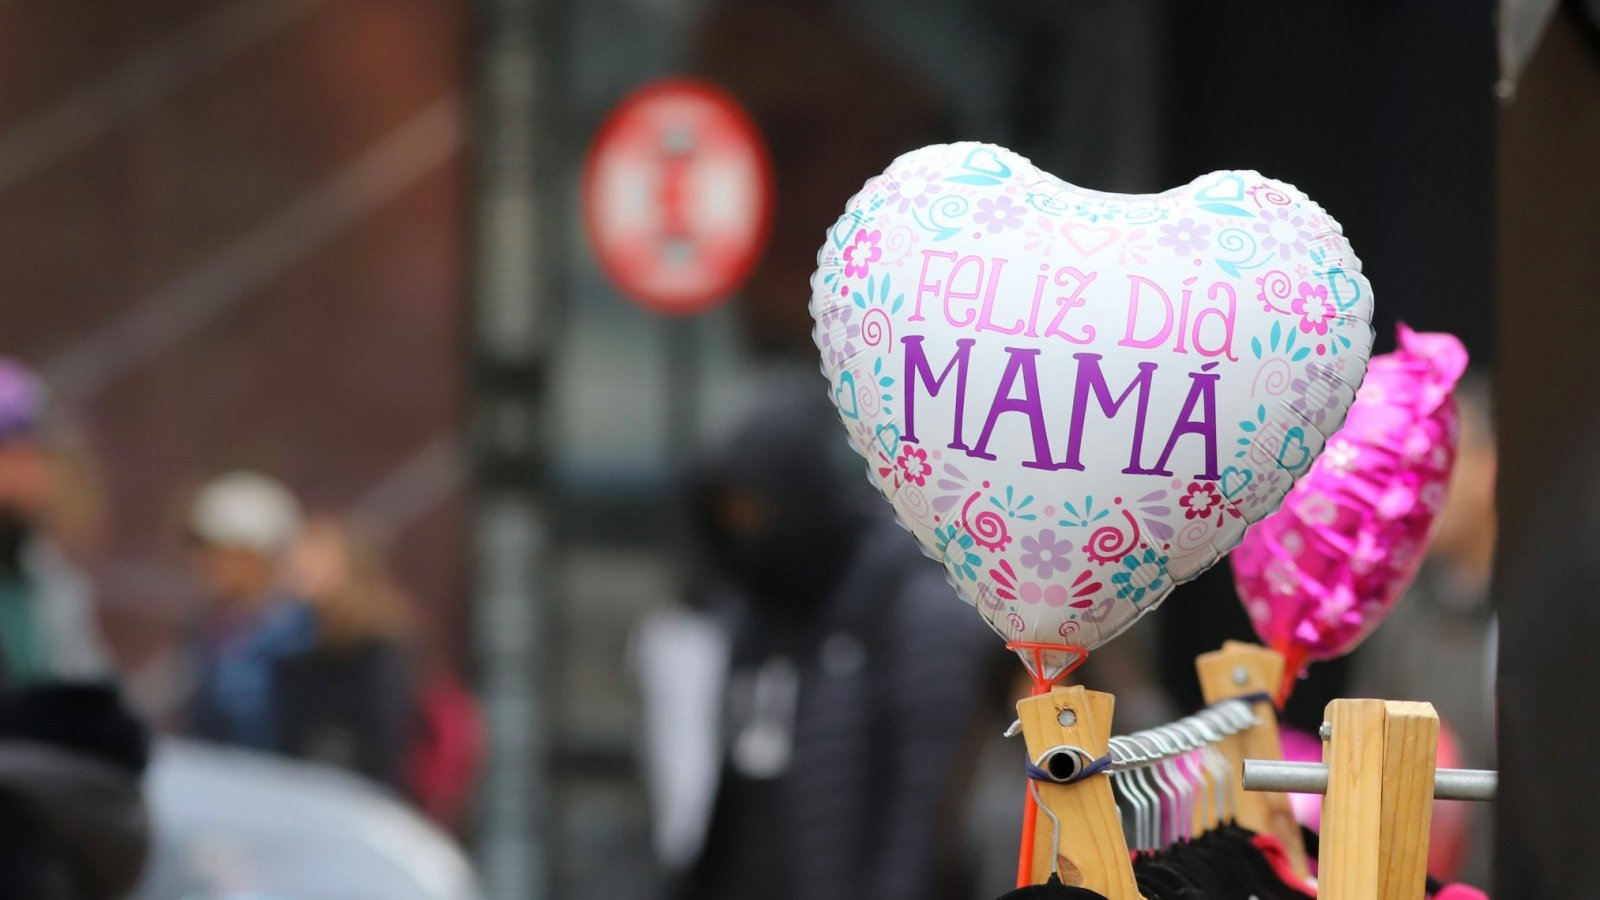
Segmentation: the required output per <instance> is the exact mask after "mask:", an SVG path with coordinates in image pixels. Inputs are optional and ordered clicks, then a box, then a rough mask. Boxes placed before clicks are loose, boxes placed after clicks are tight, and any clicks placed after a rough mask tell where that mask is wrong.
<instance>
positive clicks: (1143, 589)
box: [1111, 548, 1168, 604]
mask: <svg viewBox="0 0 1600 900" xmlns="http://www.w3.org/2000/svg"><path fill="white" fill-rule="evenodd" d="M1167 560H1168V557H1165V556H1160V555H1158V554H1157V553H1156V551H1155V550H1154V549H1153V548H1147V549H1146V550H1145V551H1144V553H1143V555H1141V554H1140V553H1139V552H1138V551H1134V552H1133V553H1129V554H1128V555H1127V556H1124V557H1123V558H1122V565H1123V567H1124V568H1126V569H1127V571H1125V572H1118V573H1116V574H1115V575H1112V576H1111V583H1112V584H1114V585H1116V588H1117V597H1119V598H1121V599H1123V600H1131V601H1133V602H1134V603H1135V604H1138V603H1142V602H1144V598H1145V597H1150V598H1151V599H1155V598H1156V597H1159V596H1160V595H1161V591H1162V589H1163V588H1165V587H1166V586H1167V580H1166V576H1167Z"/></svg>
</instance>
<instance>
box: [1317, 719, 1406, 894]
mask: <svg viewBox="0 0 1600 900" xmlns="http://www.w3.org/2000/svg"><path fill="white" fill-rule="evenodd" d="M1325 716H1326V720H1327V722H1328V723H1329V724H1330V726H1331V728H1332V731H1331V733H1330V735H1329V738H1328V743H1327V744H1326V745H1325V747H1324V751H1323V755H1324V757H1325V759H1326V761H1327V764H1328V791H1327V793H1326V794H1324V795H1323V798H1322V835H1321V844H1322V850H1321V855H1320V856H1319V857H1318V865H1317V896H1318V897H1319V898H1320V900H1377V898H1378V883H1379V880H1380V878H1379V876H1380V871H1379V866H1380V865H1381V864H1382V855H1383V854H1382V833H1383V832H1382V828H1381V823H1382V819H1383V781H1384V778H1383V757H1384V753H1383V741H1384V725H1385V723H1386V721H1387V719H1388V716H1387V714H1386V712H1385V710H1384V703H1383V701H1382V700H1335V701H1333V702H1332V703H1329V704H1328V709H1327V712H1326V714H1325ZM1418 896H1420V893H1419V894H1418Z"/></svg>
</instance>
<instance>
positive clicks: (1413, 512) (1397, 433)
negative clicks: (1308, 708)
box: [1232, 325, 1467, 694]
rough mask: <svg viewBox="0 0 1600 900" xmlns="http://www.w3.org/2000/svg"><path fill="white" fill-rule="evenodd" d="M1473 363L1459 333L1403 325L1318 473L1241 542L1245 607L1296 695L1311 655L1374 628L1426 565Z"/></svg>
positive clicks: (1236, 565) (1342, 646)
mask: <svg viewBox="0 0 1600 900" xmlns="http://www.w3.org/2000/svg"><path fill="white" fill-rule="evenodd" d="M1466 365H1467V353H1466V350H1465V349H1463V348H1462V346H1461V342H1460V341H1458V340H1456V339H1455V338H1454V337H1452V336H1450V335H1448V334H1418V333H1415V332H1413V331H1411V330H1410V329H1407V328H1406V327H1405V326H1403V325H1402V326H1401V327H1400V349H1399V350H1397V351H1396V352H1394V353H1388V354H1384V355H1383V356H1379V357H1377V358H1375V359H1374V360H1373V361H1372V366H1371V369H1370V371H1369V372H1368V373H1367V380H1366V383H1365V384H1363V385H1362V386H1361V391H1360V393H1359V394H1358V395H1357V396H1356V402H1355V405H1354V406H1352V407H1350V415H1349V419H1348V421H1346V422H1345V425H1344V427H1343V428H1342V429H1340V430H1339V432H1338V433H1336V434H1335V435H1334V436H1333V437H1332V439H1330V440H1329V442H1328V447H1327V450H1326V452H1324V453H1323V455H1322V457H1321V458H1320V459H1318V460H1317V461H1316V463H1315V464H1313V465H1312V467H1311V474H1310V475H1309V476H1307V477H1306V478H1305V479H1303V480H1302V481H1301V482H1300V483H1299V484H1297V485H1296V486H1295V488H1294V489H1293V490H1292V491H1290V492H1289V495H1288V497H1287V498H1286V499H1285V500H1284V503H1283V508H1282V509H1281V510H1279V511H1278V512H1277V513H1276V514H1275V515H1272V516H1270V517H1268V518H1267V519H1265V520H1264V521H1262V522H1260V523H1259V524H1257V525H1256V526H1255V527H1254V528H1252V529H1250V533H1249V534H1248V535H1246V536H1245V539H1244V542H1243V543H1242V544H1240V546H1239V548H1238V549H1237V550H1235V551H1234V554H1233V558H1232V563H1233V575H1234V582H1235V584H1236V585H1237V586H1238V589H1239V596H1240V599H1241V600H1242V601H1243V602H1244V606H1245V611H1246V612H1248V613H1249V615H1250V621H1251V623H1252V624H1253V625H1254V626H1255V629H1256V633H1257V634H1259V635H1260V636H1261V639H1262V640H1263V641H1264V642H1266V643H1267V644H1268V645H1269V646H1271V647H1273V648H1274V649H1276V650H1278V651H1279V652H1281V653H1283V654H1284V656H1285V658H1286V661H1287V666H1286V671H1285V674H1286V678H1287V679H1288V680H1286V681H1285V689H1284V693H1285V694H1287V692H1288V688H1289V687H1290V686H1292V684H1293V681H1292V679H1293V678H1294V677H1295V676H1296V675H1298V674H1299V673H1300V672H1302V671H1303V670H1304V668H1305V666H1306V664H1307V663H1308V662H1309V661H1311V660H1319V659H1331V658H1333V657H1336V656H1340V655H1342V654H1345V653H1348V652H1349V651H1350V650H1351V649H1353V648H1354V647H1355V646H1356V644H1358V643H1360V642H1361V639H1362V638H1364V637H1366V636H1367V635H1368V634H1369V633H1371V631H1372V629H1373V628H1375V627H1377V625H1378V623H1379V622H1381V621H1383V618H1384V616H1386V615H1388V613H1389V610H1390V609H1391V608H1393V606H1394V604H1395V601H1396V600H1398V599H1399V597H1400V594H1401V592H1403V591H1404V590H1405V588H1406V586H1407V585H1408V584H1410V582H1411V579H1412V577H1413V576H1414V575H1415V574H1416V571H1417V566H1418V565H1419V564H1420V563H1421V561H1422V556H1423V549H1424V547H1425V545H1426V543H1427V540H1428V535H1429V533H1430V531H1431V529H1432V527H1433V522H1434V519H1435V517H1436V516H1437V515H1438V514H1439V510H1440V508H1441V507H1442V506H1443V504H1444V499H1445V492H1446V490H1447V488H1448V487H1449V483H1450V472H1451V468H1452V466H1454V464H1455V455H1456V429H1457V418H1456V407H1455V400H1454V398H1453V396H1452V391H1453V390H1454V388H1455V384H1456V381H1457V380H1458V379H1459V378H1460V377H1461V373H1462V372H1463V371H1464V370H1465V369H1466Z"/></svg>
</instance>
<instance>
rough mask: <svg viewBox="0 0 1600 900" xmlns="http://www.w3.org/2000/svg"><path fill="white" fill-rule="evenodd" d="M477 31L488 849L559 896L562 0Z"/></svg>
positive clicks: (513, 2) (478, 490) (518, 9)
mask: <svg viewBox="0 0 1600 900" xmlns="http://www.w3.org/2000/svg"><path fill="white" fill-rule="evenodd" d="M475 6H476V12H477V23H476V25H477V28H476V33H475V35H474V38H475V40H474V46H473V64H474V67H475V71H474V76H475V77H474V98H473V99H474V107H475V109H474V116H473V122H474V126H475V134H476V140H475V141H474V142H473V147H474V151H475V152H474V160H473V163H474V166H473V180H474V187H475V191H474V197H473V206H472V228H473V232H474V233H473V238H474V240H473V245H472V250H473V263H474V265H473V308H472V330H471V345H472V363H473V366H472V374H473V378H472V389H473V390H472V450H473V487H474V492H473V493H474V497H473V500H474V503H473V511H472V542H473V550H474V552H473V557H472V580H473V608H472V613H473V626H474V627H473V635H474V650H475V656H476V663H477V683H478V687H479V690H480V693H481V696H482V698H483V703H484V707H485V710H486V713H487V715H486V717H485V718H486V720H487V723H488V728H489V759H488V766H487V771H486V772H485V776H484V784H483V786H482V791H481V794H480V797H481V805H480V808H479V815H480V818H479V823H478V824H479V826H480V828H479V834H480V837H479V841H478V848H477V850H478V858H479V866H480V870H481V872H482V876H483V880H484V886H485V889H486V892H487V894H488V896H490V897H493V898H496V900H543V898H546V897H549V896H550V895H551V892H552V883H553V878H552V874H551V863H552V858H553V853H552V849H551V848H552V844H553V843H554V842H553V841H552V839H551V828H550V823H551V821H552V818H553V816H552V812H551V810H552V808H553V806H554V800H555V797H554V792H553V790H552V786H551V784H550V778H549V774H548V767H549V758H550V724H549V723H550V721H551V719H552V716H551V714H550V711H549V709H548V704H549V701H548V697H549V696H550V678H549V670H550V662H549V655H548V654H549V651H550V648H551V647H552V646H553V644H554V642H553V641H551V640H550V638H549V632H550V630H551V622H550V608H551V606H552V600H551V591H550V590H549V582H550V574H549V573H550V570H551V555H552V547H551V526H550V521H551V514H550V512H549V505H550V498H549V494H548V490H547V485H546V483H545V476H544V471H545V459H546V457H547V456H548V452H549V443H550V437H549V434H548V426H547V420H548V414H547V412H546V396H547V393H548V391H547V380H548V378H547V371H548V369H549V362H548V361H549V357H550V352H549V348H550V346H551V344H552V332H553V331H554V330H555V321H554V319H555V312H556V309H557V306H558V304H557V302H556V297H557V282H556V275H555V272H556V271H557V269H558V262H559V260H560V258H561V247H560V230H559V227H558V226H557V223H556V222H555V221H554V217H555V216H556V215H557V214H558V213H557V212H556V211H557V210H559V208H560V206H561V202H560V197H559V196H553V195H552V190H551V187H550V186H551V185H553V184H555V183H556V178H555V176H554V174H553V173H554V170H555V160H554V153H555V145H554V143H553V137H552V135H553V134H554V131H555V129H554V127H553V126H552V122H553V121H554V120H555V118H556V115H555V108H556V107H555V104H556V103H557V99H556V97H555V85H554V81H553V79H552V77H551V75H550V69H551V67H552V62H551V59H550V56H551V48H550V46H549V44H550V42H551V41H552V40H553V38H551V37H550V35H551V33H552V32H554V31H555V30H556V29H554V28H552V27H550V21H549V20H550V18H551V16H552V8H553V4H552V3H551V2H550V0H477V2H476V4H475Z"/></svg>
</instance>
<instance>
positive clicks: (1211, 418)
mask: <svg viewBox="0 0 1600 900" xmlns="http://www.w3.org/2000/svg"><path fill="white" fill-rule="evenodd" d="M1359 266H1360V264H1359V262H1358V261H1357V259H1356V258H1355V255H1354V254H1353V253H1352V252H1351V251H1350V246H1349V244H1348V243H1346V241H1345V240H1344V237H1343V235H1342V234H1341V232H1340V228H1339V226H1338V224H1337V223H1336V222H1334V221H1333V220H1332V219H1331V218H1329V217H1328V215H1327V214H1326V213H1324V212H1323V211H1322V209H1321V207H1319V206H1317V205H1316V204H1315V203H1313V202H1311V201H1310V200H1308V199H1307V198H1306V197H1305V196H1304V195H1303V194H1301V193H1300V192H1299V191H1297V190H1295V189H1294V188H1293V187H1290V186H1289V185H1286V184H1283V183H1282V182H1277V181H1273V180H1271V179H1268V178H1263V177H1262V176H1261V175H1259V174H1256V173H1254V172H1220V173H1213V174H1212V175H1208V176H1205V177H1203V178H1201V179H1198V180H1196V181H1195V182H1194V183H1192V184H1190V185H1187V186H1185V187H1181V188H1175V189H1173V190H1170V191H1167V192H1165V193H1161V194H1152V195H1123V194H1110V193H1101V192H1097V191H1090V190H1085V189H1083V188H1078V187H1075V186H1073V185H1071V184H1068V183H1066V182H1064V181H1061V180H1060V179H1058V178H1055V177H1053V176H1051V175H1048V174H1046V173H1044V172H1041V171H1039V170H1038V169H1036V168H1035V167H1034V166H1033V165H1032V164H1030V163H1029V162H1028V161H1027V160H1026V159H1023V158H1022V157H1020V156H1017V155H1016V154H1014V153H1011V152H1010V151H1008V150H1005V149H1003V148H1000V147H994V146H991V145H986V144H949V145H940V146H933V147H925V148H923V149H921V150H917V151H914V152H912V153H908V154H906V155H905V156H902V157H900V158H899V159H898V160H896V161H895V162H894V163H893V164H891V165H890V167H889V169H888V171H886V172H885V173H884V174H883V175H881V176H879V177H876V178H873V179H872V180H870V181H868V182H867V184H866V186H865V187H864V188H862V190H861V192H860V193H859V194H857V195H856V196H855V197H854V198H853V199H852V200H851V201H850V202H849V204H848V206H847V207H846V210H845V213H844V215H843V217H841V218H840V220H839V222H838V224H836V225H835V226H834V227H833V228H832V229H830V230H829V233H828V238H827V240H826V241H825V242H824V244H823V247H822V250H821V252H820V253H819V255H818V268H817V271H816V274H815V275H814V276H813V278H812V300H811V312H812V315H813V317H814V318H815V320H816V328H815V331H814V336H815V339H816V342H817V346H818V348H819V349H820V350H821V351H822V370H823V373H824V374H825V375H826V376H827V378H828V380H829V383H830V384H831V385H832V386H833V396H835V398H836V399H838V400H839V402H840V403H841V404H843V407H844V408H842V409H841V414H842V416H843V417H844V418H845V419H846V420H847V421H846V425H847V427H849V430H850V437H851V442H852V444H853V445H854V446H855V448H856V450H857V451H858V452H860V453H861V454H862V455H863V456H864V457H866V459H867V460H868V463H869V466H868V469H869V473H870V477H871V478H872V480H873V482H874V483H875V484H876V485H877V487H878V488H879V490H880V491H882V492H883V494H884V496H885V497H886V498H888V500H889V502H890V503H891V504H892V505H893V506H894V508H895V512H896V514H897V515H898V517H899V519H900V521H901V523H903V524H904V525H905V526H906V527H907V528H908V529H909V530H910V531H911V533H912V534H913V535H915V536H916V538H917V540H918V541H919V542H920V543H921V545H922V547H923V549H924V550H925V551H926V552H927V553H928V554H929V555H930V556H932V557H933V558H934V559H937V560H939V561H940V562H941V563H943V565H944V566H945V569H946V571H947V573H948V575H949V577H950V579H951V581H952V583H953V584H954V585H955V586H956V588H957V589H958V590H959V591H960V593H961V594H962V596H963V597H964V598H965V599H966V600H967V601H968V602H971V603H972V604H974V605H975V606H976V607H977V608H978V610H979V611H980V612H981V613H982V614H983V615H984V617H985V618H986V619H988V620H989V622H990V623H991V624H992V625H994V627H995V628H996V630H998V631H999V632H1000V633H1001V634H1002V635H1004V636H1005V637H1006V638H1007V639H1008V640H1011V641H1014V642H1037V643H1049V644H1063V643H1070V644H1071V645H1073V646H1074V648H1075V649H1072V650H1064V651H1060V652H1057V653H1054V654H1052V655H1049V656H1048V657H1047V658H1046V659H1044V661H1043V667H1044V668H1049V669H1053V670H1057V671H1059V669H1060V668H1061V667H1063V666H1065V665H1067V664H1069V663H1071V662H1072V661H1074V659H1076V658H1077V657H1080V656H1082V655H1083V654H1084V653H1086V652H1087V651H1089V650H1092V649H1094V648H1095V647H1098V646H1100V645H1101V644H1103V643H1105V642H1106V641H1108V640H1110V639H1111V638H1113V637H1115V636H1116V635H1117V634H1119V633H1121V632H1122V631H1123V630H1125V629H1126V628H1127V627H1128V626H1129V625H1131V624H1132V623H1133V622H1134V621H1135V620H1136V619H1137V618H1138V617H1139V616H1141V615H1143V614H1144V613H1145V612H1148V611H1149V610H1151V609H1153V608H1155V606H1156V605H1157V604H1158V603H1160V602H1161V600H1162V599H1163V598H1164V597H1166V596H1167V594H1168V593H1169V592H1170V591H1171V589H1172V586H1173V585H1174V584H1176V583H1179V582H1181V581H1184V580H1187V579H1189V578H1193V577H1194V576H1195V575H1197V574H1199V573H1200V572H1201V571H1202V570H1204V569H1205V568H1206V567H1208V566H1210V565H1211V564H1212V563H1214V562H1216V560H1217V559H1218V558H1219V557H1220V556H1221V555H1222V554H1223V553H1226V552H1227V551H1228V550H1229V549H1231V548H1232V547H1233V546H1234V545H1235V544H1237V543H1238V541H1239V539H1240V537H1241V536H1242V535H1243V534H1244V530H1245V526H1246V525H1247V524H1248V523H1249V522H1253V521H1256V520H1258V519H1260V518H1261V517H1263V516H1265V515H1267V514H1268V513H1270V512H1271V511H1272V510H1274V509H1275V508H1276V507H1277V505H1278V503H1279V502H1280V501H1281V499H1282V498H1283V495H1284V493H1285V492H1287V491H1288V490H1289V488H1290V486H1291V485H1292V483H1293V481H1294V479H1296V478H1298V477H1300V476H1301V475H1303V474H1304V473H1305V472H1306V470H1307V469H1308V468H1309V467H1310V464H1311V461H1312V460H1313V459H1315V458H1316V455H1317V454H1318V453H1320V452H1321V450H1322V447H1323V444H1324V442H1325V440H1326V435H1327V434H1329V433H1331V432H1332V431H1333V430H1334V429H1336V428H1337V427H1338V426H1339V424H1340V423H1341V422H1342V421H1343V420H1344V415H1345V410H1346V409H1347V408H1348V406H1349V404H1350V402H1351V399H1352V398H1353V397H1354V394H1355V386H1356V385H1358V384H1360V383H1361V378H1362V376H1363V374H1364V373H1365V371H1366V363H1367V355H1368V353H1369V351H1370V349H1371V342H1372V329H1371V324H1370V323H1371V316H1372V297H1371V291H1370V288H1369V286H1368V285H1367V282H1366V280H1365V279H1364V278H1363V277H1362V276H1361V273H1360V268H1359ZM847 397H848V398H849V399H846V398H847ZM857 417H859V421H857ZM885 426H893V427H894V429H895V432H894V433H895V434H896V435H897V436H898V440H897V441H895V442H893V443H892V448H893V450H892V454H891V452H889V451H887V450H886V449H885V446H886V445H885V442H883V441H879V440H874V439H873V436H874V435H877V434H879V433H881V432H880V431H879V429H881V428H883V427H885ZM1036 674H1041V675H1043V674H1047V673H1041V672H1036Z"/></svg>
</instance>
